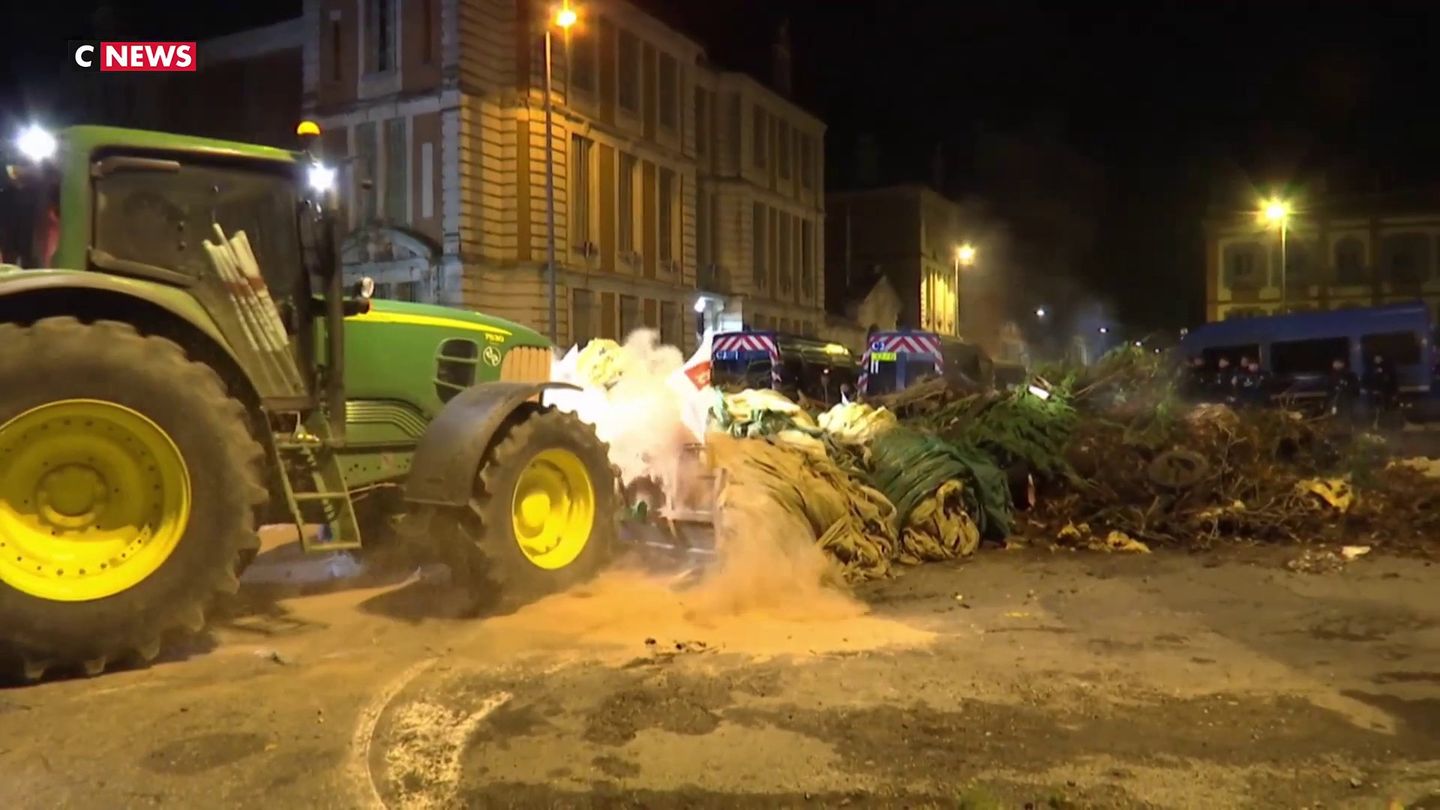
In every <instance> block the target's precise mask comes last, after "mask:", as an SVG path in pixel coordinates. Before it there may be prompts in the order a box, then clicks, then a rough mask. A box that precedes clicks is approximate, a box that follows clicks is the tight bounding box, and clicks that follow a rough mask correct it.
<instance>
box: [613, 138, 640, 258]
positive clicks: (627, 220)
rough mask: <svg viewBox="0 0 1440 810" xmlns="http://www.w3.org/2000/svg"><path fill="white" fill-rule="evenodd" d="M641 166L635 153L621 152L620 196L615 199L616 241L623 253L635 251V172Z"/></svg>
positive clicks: (618, 182) (618, 181)
mask: <svg viewBox="0 0 1440 810" xmlns="http://www.w3.org/2000/svg"><path fill="white" fill-rule="evenodd" d="M637 171H639V166H638V165H637V162H636V160H635V157H634V156H633V155H627V154H625V153H624V152H621V153H620V169H619V176H618V177H617V178H616V180H617V183H616V185H617V187H618V189H619V198H618V199H617V200H616V201H615V207H616V209H618V210H616V212H615V214H616V219H615V221H616V228H617V234H616V239H615V242H616V244H617V246H618V247H619V250H620V252H621V253H634V252H635V172H637Z"/></svg>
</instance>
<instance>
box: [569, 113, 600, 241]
mask: <svg viewBox="0 0 1440 810" xmlns="http://www.w3.org/2000/svg"><path fill="white" fill-rule="evenodd" d="M594 146H595V143H594V141H591V140H590V139H589V138H585V137H582V136H580V135H571V136H570V195H569V196H570V249H571V250H582V249H584V248H585V246H586V243H587V242H591V241H593V240H592V234H591V232H590V199H591V195H592V194H593V193H594V189H593V188H591V186H592V183H591V180H590V170H591V162H590V160H591V153H592V151H593V150H594Z"/></svg>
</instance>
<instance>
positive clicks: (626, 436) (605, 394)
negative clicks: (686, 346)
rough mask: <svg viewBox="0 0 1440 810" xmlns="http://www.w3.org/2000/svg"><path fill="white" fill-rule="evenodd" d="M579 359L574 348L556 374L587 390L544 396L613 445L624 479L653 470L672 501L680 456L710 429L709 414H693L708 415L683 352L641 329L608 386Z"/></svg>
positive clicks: (619, 354) (627, 345) (625, 347)
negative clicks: (707, 426)
mask: <svg viewBox="0 0 1440 810" xmlns="http://www.w3.org/2000/svg"><path fill="white" fill-rule="evenodd" d="M580 359H581V358H580V357H579V354H578V353H577V352H576V351H575V350H574V349H572V350H571V351H570V352H569V353H568V354H566V355H565V356H564V357H561V358H559V359H558V360H556V362H555V365H554V368H553V371H552V373H551V379H553V380H555V381H556V382H568V383H571V384H573V385H578V386H580V387H581V389H582V390H580V391H552V392H548V393H547V394H546V403H547V404H549V405H553V406H554V407H556V408H557V409H559V410H562V411H567V412H570V413H574V414H575V415H576V416H578V417H580V419H581V420H582V421H584V422H587V423H588V424H590V425H592V426H593V427H594V428H595V434H596V435H597V436H599V437H600V440H601V441H603V442H605V443H606V444H607V445H609V448H610V463H612V464H614V465H615V466H616V467H618V468H619V469H620V473H621V477H622V479H623V480H625V481H626V482H627V483H628V482H630V481H634V480H637V479H640V478H644V477H647V476H649V477H653V478H654V479H655V480H656V481H657V482H658V483H660V484H661V486H662V487H663V488H664V491H665V494H666V495H667V497H669V498H670V499H671V500H673V499H674V497H675V495H676V494H677V492H678V489H679V486H680V475H681V470H680V464H679V460H680V458H681V457H682V455H683V454H684V452H685V447H686V445H689V444H693V443H695V442H698V441H700V440H701V438H702V436H703V431H704V423H703V421H700V423H699V424H695V422H696V419H695V418H694V416H693V414H694V413H695V412H696V410H697V409H698V410H699V412H700V413H701V414H702V419H703V413H704V402H703V398H704V394H703V392H701V391H697V390H696V389H695V386H694V385H692V384H690V383H689V382H688V379H687V378H685V376H684V374H683V373H681V368H682V366H683V365H684V363H685V358H684V356H683V355H681V353H680V350H679V349H677V348H675V347H674V346H667V345H665V344H663V343H661V342H660V339H659V335H658V334H657V333H656V332H655V331H653V330H649V329H641V330H636V331H635V332H632V333H631V334H630V336H629V337H628V338H626V340H625V343H624V344H623V345H622V346H621V347H620V351H619V352H617V353H616V354H615V356H614V358H613V364H614V365H613V371H610V370H609V369H607V372H606V376H607V377H608V376H611V375H613V379H614V381H613V384H611V385H610V386H609V387H608V388H605V387H601V386H598V385H595V384H594V381H593V380H592V379H589V378H588V377H589V376H590V375H591V374H592V373H593V371H592V369H587V368H584V367H581V365H580V363H579V360H580ZM687 387H688V389H689V390H688V391H687V390H686V388H687ZM687 416H688V418H687Z"/></svg>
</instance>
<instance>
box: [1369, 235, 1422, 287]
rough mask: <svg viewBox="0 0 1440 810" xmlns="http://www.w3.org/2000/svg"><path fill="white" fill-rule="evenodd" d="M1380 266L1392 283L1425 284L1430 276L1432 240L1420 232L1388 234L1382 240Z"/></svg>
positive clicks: (1387, 279)
mask: <svg viewBox="0 0 1440 810" xmlns="http://www.w3.org/2000/svg"><path fill="white" fill-rule="evenodd" d="M1380 266H1381V267H1382V268H1384V271H1385V280H1386V281H1388V282H1390V283H1391V284H1402V285H1407V286H1408V285H1415V284H1423V283H1424V282H1425V281H1426V280H1427V279H1428V278H1429V277H1430V240H1429V239H1428V238H1426V237H1425V235H1424V234H1419V233H1398V234H1393V235H1390V236H1386V237H1385V238H1383V239H1381V240H1380Z"/></svg>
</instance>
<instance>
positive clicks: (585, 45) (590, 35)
mask: <svg viewBox="0 0 1440 810" xmlns="http://www.w3.org/2000/svg"><path fill="white" fill-rule="evenodd" d="M599 47H600V36H599V27H598V26H589V29H588V30H587V31H584V32H581V33H580V34H577V35H575V39H574V40H572V41H571V43H570V53H571V54H572V56H571V59H572V62H571V65H570V81H571V82H572V83H573V84H574V85H575V87H576V88H577V89H579V90H584V91H585V92H587V93H593V92H595V87H596V79H595V76H596V70H595V65H596V64H597V63H598V61H599V60H598V58H597V57H598V56H599Z"/></svg>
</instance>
